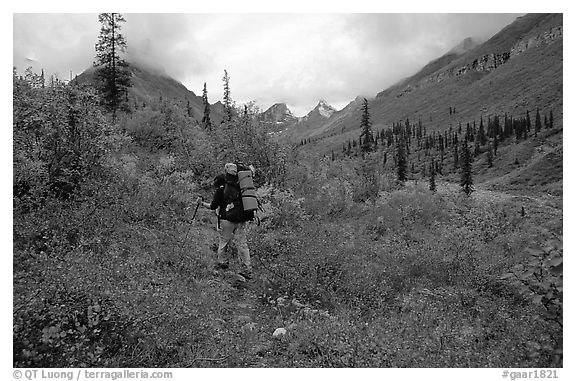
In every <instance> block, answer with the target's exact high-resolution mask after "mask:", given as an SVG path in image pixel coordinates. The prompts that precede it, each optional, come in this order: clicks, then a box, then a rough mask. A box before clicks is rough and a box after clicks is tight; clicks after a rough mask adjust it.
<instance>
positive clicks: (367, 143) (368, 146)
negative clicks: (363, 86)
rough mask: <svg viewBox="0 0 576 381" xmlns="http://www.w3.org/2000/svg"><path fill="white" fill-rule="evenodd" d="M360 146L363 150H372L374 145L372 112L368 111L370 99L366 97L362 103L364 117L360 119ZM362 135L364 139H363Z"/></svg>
mask: <svg viewBox="0 0 576 381" xmlns="http://www.w3.org/2000/svg"><path fill="white" fill-rule="evenodd" d="M360 129H361V130H362V132H361V133H360V140H361V143H360V148H361V149H362V152H370V151H372V146H373V140H374V138H373V136H372V122H371V121H370V113H369V112H368V100H367V99H366V98H364V103H363V104H362V119H361V121H360ZM362 137H364V139H363V140H362Z"/></svg>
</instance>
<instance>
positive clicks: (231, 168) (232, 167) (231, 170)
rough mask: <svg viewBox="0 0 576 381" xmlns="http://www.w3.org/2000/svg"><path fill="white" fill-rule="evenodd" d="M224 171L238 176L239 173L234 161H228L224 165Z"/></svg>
mask: <svg viewBox="0 0 576 381" xmlns="http://www.w3.org/2000/svg"><path fill="white" fill-rule="evenodd" d="M224 172H225V173H227V174H229V175H234V176H236V175H237V174H238V168H237V167H236V164H234V163H226V165H225V166H224Z"/></svg>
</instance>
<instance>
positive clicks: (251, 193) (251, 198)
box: [223, 164, 258, 222]
mask: <svg viewBox="0 0 576 381" xmlns="http://www.w3.org/2000/svg"><path fill="white" fill-rule="evenodd" d="M236 167H237V170H238V172H237V173H238V174H237V175H236V176H232V175H229V174H228V175H226V184H225V185H224V207H225V212H224V213H223V214H224V216H225V218H226V220H228V221H230V222H246V221H252V220H254V218H255V212H256V211H257V210H258V200H257V198H256V193H255V189H254V182H253V180H252V171H251V170H250V169H249V168H248V167H246V166H244V165H242V164H236Z"/></svg>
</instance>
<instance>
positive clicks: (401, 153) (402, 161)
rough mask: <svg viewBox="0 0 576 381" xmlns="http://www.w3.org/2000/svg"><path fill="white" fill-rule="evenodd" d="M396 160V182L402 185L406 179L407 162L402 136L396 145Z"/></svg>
mask: <svg viewBox="0 0 576 381" xmlns="http://www.w3.org/2000/svg"><path fill="white" fill-rule="evenodd" d="M396 159H397V162H396V163H397V164H396V165H397V168H396V174H397V176H398V181H399V182H401V183H403V182H404V181H406V180H407V179H408V177H407V172H408V168H407V166H408V160H407V158H406V151H405V142H404V137H403V136H401V137H400V139H399V140H398V143H397V144H396Z"/></svg>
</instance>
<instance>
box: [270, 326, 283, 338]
mask: <svg viewBox="0 0 576 381" xmlns="http://www.w3.org/2000/svg"><path fill="white" fill-rule="evenodd" d="M285 334H286V328H276V330H275V331H274V333H273V334H272V337H280V336H284V335H285Z"/></svg>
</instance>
